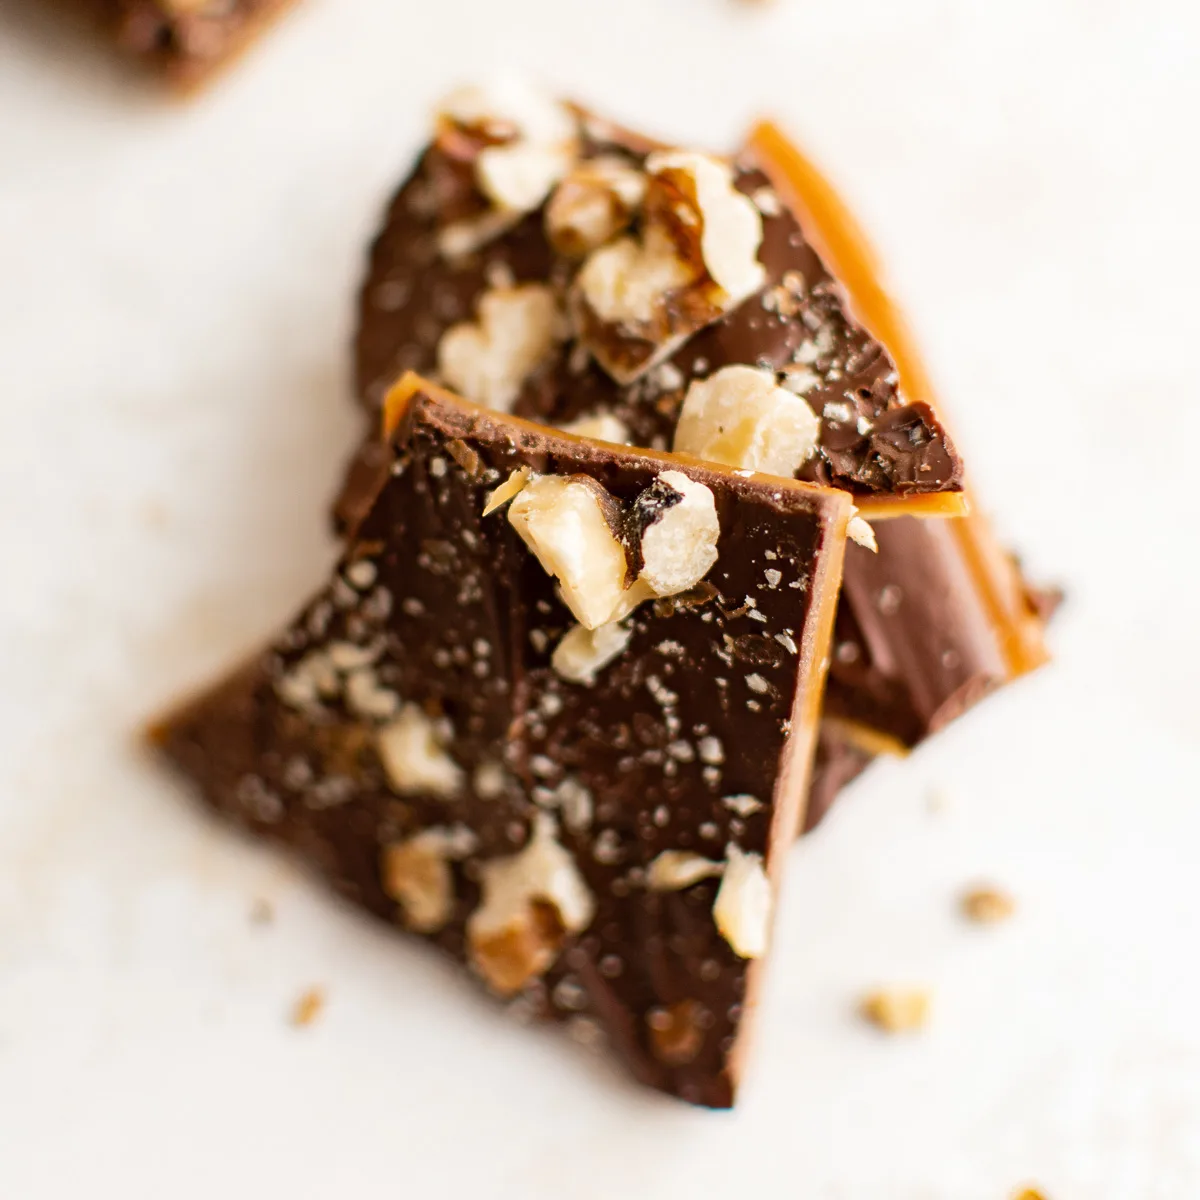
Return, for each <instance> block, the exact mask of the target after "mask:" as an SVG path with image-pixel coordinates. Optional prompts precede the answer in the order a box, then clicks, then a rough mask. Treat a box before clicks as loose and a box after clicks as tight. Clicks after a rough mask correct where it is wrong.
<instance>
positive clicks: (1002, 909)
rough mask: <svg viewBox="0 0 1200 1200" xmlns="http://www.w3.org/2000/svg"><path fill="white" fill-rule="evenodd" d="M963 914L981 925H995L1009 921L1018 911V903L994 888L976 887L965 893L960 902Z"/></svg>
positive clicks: (1005, 893)
mask: <svg viewBox="0 0 1200 1200" xmlns="http://www.w3.org/2000/svg"><path fill="white" fill-rule="evenodd" d="M959 904H960V907H961V908H962V914H963V916H964V917H966V918H967V919H968V920H969V921H975V922H976V923H977V924H980V925H995V924H997V923H998V922H1000V921H1007V920H1008V918H1009V917H1011V916H1012V915H1013V913H1014V912H1016V910H1017V905H1016V902H1015V901H1014V900H1013V898H1012V897H1011V896H1010V895H1009V894H1008V893H1007V892H1002V891H1000V889H999V888H994V887H976V888H971V890H970V891H968V892H964V893H963V896H962V899H961V900H960V902H959Z"/></svg>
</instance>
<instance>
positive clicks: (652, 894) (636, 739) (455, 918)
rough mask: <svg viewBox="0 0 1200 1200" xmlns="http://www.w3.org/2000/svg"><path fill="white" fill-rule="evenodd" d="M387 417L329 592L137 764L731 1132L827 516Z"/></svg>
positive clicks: (836, 537) (820, 677)
mask: <svg viewBox="0 0 1200 1200" xmlns="http://www.w3.org/2000/svg"><path fill="white" fill-rule="evenodd" d="M388 414H389V426H390V433H389V436H388V440H387V443H386V450H387V453H388V455H389V456H390V460H391V461H390V466H389V469H388V471H387V472H386V474H384V475H381V476H380V477H379V480H380V481H379V483H378V486H377V490H376V492H375V495H374V497H373V499H372V501H371V503H370V504H366V505H364V515H363V517H362V519H361V522H360V524H359V527H358V529H357V531H356V532H355V534H354V535H353V536H352V537H351V538H350V539H349V540H348V542H347V545H346V548H345V553H344V556H343V558H342V560H341V562H340V564H339V565H338V567H337V569H336V571H335V573H334V576H333V579H332V581H331V583H330V584H329V586H328V587H326V588H325V589H323V590H322V592H321V593H320V594H319V595H318V596H316V597H315V598H314V599H313V601H312V602H311V603H310V604H309V605H308V606H306V608H305V609H304V610H303V611H302V612H301V613H300V614H299V615H298V617H297V619H296V620H295V621H294V622H293V623H292V624H291V625H290V626H289V628H288V629H287V630H286V631H285V632H284V633H283V634H282V635H281V636H280V637H279V638H278V639H277V640H276V642H275V644H274V645H273V646H272V647H270V648H269V649H268V650H267V651H265V652H264V653H263V654H262V655H260V656H259V657H257V658H256V659H255V660H254V661H253V662H251V663H250V664H248V665H247V666H246V667H244V668H243V669H242V670H241V671H240V672H238V673H237V674H236V675H235V676H234V677H233V678H231V679H230V680H228V681H227V682H226V683H224V684H223V685H221V686H220V687H218V688H216V689H215V690H213V691H212V692H210V693H208V694H207V695H204V696H202V697H201V698H200V699H198V700H197V701H195V702H194V703H193V704H191V705H189V706H188V707H187V708H185V709H184V710H182V711H180V712H178V713H176V714H175V715H174V716H172V717H171V718H169V719H168V720H167V721H166V722H165V723H164V724H163V726H162V728H161V729H160V730H159V732H158V738H159V741H160V742H161V744H162V747H163V749H164V750H165V751H166V753H167V754H168V755H169V756H170V757H171V758H172V759H173V760H174V761H175V763H176V764H177V765H178V766H179V767H180V768H181V769H182V770H183V771H184V773H186V774H187V775H188V776H189V777H190V778H191V779H192V780H193V781H194V782H195V783H196V784H197V785H198V787H199V788H200V791H201V794H202V795H203V797H204V799H205V800H206V802H207V803H208V804H209V805H211V806H212V807H214V808H215V809H217V810H218V811H220V812H222V813H223V814H225V815H227V816H230V817H232V818H234V819H235V820H237V821H239V822H240V823H241V824H243V825H244V826H246V827H248V828H249V829H251V830H252V831H254V832H255V833H257V834H261V835H263V836H266V837H268V838H271V839H273V840H276V841H279V842H281V843H283V844H285V845H287V846H289V847H291V848H292V849H294V850H295V851H296V852H298V853H299V854H300V855H301V856H302V857H303V858H304V859H306V860H307V861H308V862H309V863H310V864H311V865H312V866H313V867H315V868H316V869H317V870H318V871H319V872H321V873H322V874H323V875H324V876H326V877H327V878H328V879H329V880H330V881H331V882H332V883H333V884H334V886H336V887H337V888H338V889H339V890H340V891H341V892H342V893H343V894H344V895H346V896H348V897H349V898H350V899H352V900H353V901H354V902H356V903H358V904H360V905H361V906H363V907H365V908H367V909H369V910H370V911H372V912H373V913H375V914H377V915H378V916H380V917H383V918H385V919H387V920H390V921H393V922H395V923H397V924H398V925H400V926H403V927H407V928H408V929H409V930H411V931H412V932H414V933H418V934H421V935H422V936H424V937H427V938H429V939H430V940H432V941H434V942H435V943H436V944H438V945H439V946H441V947H442V948H443V949H444V950H445V951H446V952H447V953H449V954H451V955H452V956H454V957H456V958H458V959H459V960H460V961H462V962H464V963H465V964H467V965H468V966H469V967H470V968H471V969H472V970H473V971H474V972H475V973H476V974H477V975H478V976H479V977H480V978H481V979H482V980H483V981H484V983H485V984H486V985H487V986H488V987H489V988H490V990H491V991H492V992H493V993H495V994H497V995H498V996H501V997H503V998H505V999H507V1000H509V1001H510V1002H512V1003H515V1004H517V1005H518V1007H520V1008H521V1009H522V1010H523V1011H525V1012H528V1013H530V1014H533V1015H536V1016H539V1017H545V1018H552V1019H557V1020H561V1021H565V1022H567V1023H568V1025H569V1027H570V1029H571V1031H572V1032H573V1033H574V1034H575V1035H576V1036H578V1037H579V1038H581V1039H582V1040H585V1041H588V1042H594V1043H601V1042H606V1043H607V1044H608V1045H609V1047H610V1048H611V1049H612V1051H613V1052H614V1053H615V1054H617V1055H618V1056H619V1057H620V1058H621V1059H622V1060H623V1061H624V1062H625V1063H626V1064H627V1065H628V1067H629V1068H630V1069H631V1070H632V1071H633V1073H634V1074H635V1075H636V1076H637V1077H638V1078H639V1079H641V1080H643V1081H644V1082H646V1083H647V1084H649V1085H651V1086H653V1087H656V1088H660V1089H662V1090H665V1091H668V1092H671V1093H673V1094H676V1095H679V1096H681V1097H683V1098H684V1099H687V1100H690V1101H693V1102H696V1103H701V1104H708V1105H713V1106H725V1105H728V1104H731V1103H732V1101H733V1097H734V1091H735V1088H736V1084H737V1080H738V1077H739V1074H740V1070H741V1065H742V1059H743V1056H744V1052H745V1043H746V1037H747V1033H748V1027H749V1024H750V1018H751V1016H752V1013H753V1010H754V1001H755V993H756V988H757V981H758V977H759V974H760V971H761V969H762V965H763V962H764V956H765V954H766V952H767V945H768V938H769V930H770V924H771V920H770V918H771V909H772V904H773V896H774V893H775V890H776V888H777V886H778V880H779V876H780V873H781V871H782V868H783V864H784V860H785V858H786V853H787V849H788V846H789V845H790V842H791V840H792V839H793V838H794V837H795V836H796V834H797V832H798V828H799V825H800V822H801V819H802V809H803V804H804V797H805V795H806V790H807V772H808V764H809V760H810V756H811V752H812V745H813V739H814V736H815V732H816V725H817V715H818V710H819V704H820V697H821V692H822V689H823V685H824V671H825V664H826V661H827V657H828V642H829V637H830V632H831V628H832V623H833V616H834V603H835V597H836V593H837V588H838V583H839V578H840V572H841V562H842V551H843V546H844V539H845V534H846V527H847V524H848V521H849V515H850V509H851V505H850V502H849V500H848V499H847V498H846V497H845V496H844V495H842V494H840V493H837V492H829V491H823V490H819V489H814V488H810V487H808V486H806V485H803V484H798V483H792V482H788V481H782V480H775V479H766V478H762V477H758V478H747V477H744V476H742V475H739V474H736V473H734V472H732V471H728V470H724V469H721V468H719V467H711V466H706V465H702V464H695V463H690V462H686V463H681V462H680V460H678V459H675V458H672V457H670V456H656V455H653V454H647V453H642V452H635V451H626V450H622V449H620V448H617V447H614V446H612V445H606V444H602V443H598V442H595V441H589V440H586V439H579V438H574V437H570V436H565V435H556V434H555V433H553V432H552V431H548V430H545V429H542V428H539V427H537V426H533V425H530V424H528V423H526V422H523V421H519V420H516V419H514V418H511V417H507V416H504V415H499V414H495V413H490V412H486V411H484V410H482V409H479V408H476V407H474V406H471V405H468V404H465V403H462V402H459V401H456V400H454V399H452V398H450V397H448V396H445V395H442V394H440V393H436V392H435V390H434V389H432V388H430V387H428V386H425V385H421V384H419V383H418V382H417V381H413V380H406V381H404V382H403V383H402V384H401V385H399V386H398V388H397V389H396V391H395V392H394V393H393V397H392V399H391V402H390V403H389V407H388ZM606 539H607V540H606ZM581 547H582V548H588V547H590V548H591V549H592V550H593V551H594V552H588V553H583V554H580V553H577V551H578V550H579V549H580V548H581ZM551 571H553V572H554V574H553V575H552V574H551V573H550V572H551ZM614 581H615V583H614ZM610 585H611V589H612V590H606V589H610ZM602 596H603V597H604V598H603V599H600V597H602ZM564 646H567V651H564V650H563V647H564ZM580 662H582V663H583V664H584V666H585V667H586V668H587V669H582V670H581V669H579V664H580Z"/></svg>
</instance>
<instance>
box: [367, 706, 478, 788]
mask: <svg viewBox="0 0 1200 1200" xmlns="http://www.w3.org/2000/svg"><path fill="white" fill-rule="evenodd" d="M441 741H442V739H441V738H440V737H439V730H438V729H437V727H436V726H435V725H434V723H433V722H432V721H431V720H430V719H429V718H428V717H427V716H426V715H425V713H424V712H423V711H422V710H421V709H420V708H419V707H418V706H417V705H415V704H406V705H404V707H403V708H402V709H401V710H400V715H399V716H398V717H397V718H396V719H395V720H394V721H391V722H390V723H389V724H387V725H384V726H383V727H382V728H380V729H379V730H377V731H376V733H375V749H376V750H377V752H378V754H379V759H380V761H381V762H382V763H383V769H384V770H385V771H386V772H387V777H388V782H389V783H390V784H391V785H392V787H393V788H394V789H395V790H396V791H397V792H399V793H400V794H401V795H402V796H405V795H412V794H415V793H426V794H429V795H434V796H441V797H442V798H443V799H448V798H450V797H451V796H453V795H454V794H455V793H456V792H457V791H458V790H459V789H460V788H461V787H462V783H463V771H462V768H461V767H460V766H459V765H458V764H457V763H456V762H455V761H454V760H453V759H452V758H451V757H450V755H448V754H447V753H446V751H445V750H444V749H443V748H442V745H441Z"/></svg>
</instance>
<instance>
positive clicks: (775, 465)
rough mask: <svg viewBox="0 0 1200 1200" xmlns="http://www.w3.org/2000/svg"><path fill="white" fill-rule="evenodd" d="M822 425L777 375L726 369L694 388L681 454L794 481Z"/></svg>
mask: <svg viewBox="0 0 1200 1200" xmlns="http://www.w3.org/2000/svg"><path fill="white" fill-rule="evenodd" d="M820 429H821V422H820V420H819V419H818V418H817V415H816V414H815V413H814V412H813V410H812V409H811V408H809V406H808V404H807V403H806V402H805V401H804V399H803V398H802V397H800V396H797V395H794V394H793V393H792V392H789V391H787V390H786V389H785V388H781V387H777V386H776V384H775V375H774V372H772V371H767V370H760V369H759V368H757V367H725V368H723V369H722V370H720V371H718V372H717V373H716V374H715V375H710V376H709V377H708V378H707V379H704V380H697V381H696V382H695V383H693V384H692V385H691V387H689V388H688V393H687V397H686V399H685V400H684V402H683V409H682V410H681V412H680V414H679V425H678V426H677V428H676V430H675V444H674V449H675V450H676V452H680V453H684V454H694V455H695V456H696V457H697V458H705V459H708V460H709V461H710V462H718V463H724V464H725V465H726V466H729V467H741V468H743V469H747V470H751V471H764V472H766V473H767V474H769V475H784V476H791V475H794V474H795V473H796V472H797V471H798V470H799V469H800V467H802V466H803V465H804V464H805V463H806V462H807V461H808V460H809V459H810V458H812V456H813V454H815V453H816V449H817V436H818V434H819V433H820Z"/></svg>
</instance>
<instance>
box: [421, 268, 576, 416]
mask: <svg viewBox="0 0 1200 1200" xmlns="http://www.w3.org/2000/svg"><path fill="white" fill-rule="evenodd" d="M564 332H565V331H564V329H563V325H562V318H561V314H560V313H559V308H558V301H557V300H556V299H555V296H554V293H553V292H552V291H551V290H550V288H548V287H545V286H543V285H542V284H540V283H525V284H521V285H520V286H518V287H501V288H492V289H490V290H489V291H487V292H485V293H484V294H483V296H482V298H481V299H480V301H479V315H478V319H477V320H475V321H463V322H461V323H460V324H458V325H452V326H451V327H450V328H449V329H447V330H446V332H445V333H444V334H443V335H442V340H441V342H439V344H438V370H439V371H440V372H441V375H442V378H443V379H444V380H445V381H446V382H447V383H448V384H449V385H450V386H451V387H452V388H454V389H455V390H456V391H458V392H461V393H462V395H463V396H465V397H466V398H467V399H468V400H471V401H473V402H474V403H476V404H482V405H483V406H484V407H485V408H492V409H496V410H497V411H499V412H507V411H508V410H509V409H510V408H511V407H512V404H513V401H514V400H516V398H517V396H518V395H519V394H520V391H521V388H522V386H523V385H524V383H525V381H526V379H528V378H529V376H530V374H531V373H532V372H533V371H534V369H535V368H536V367H538V366H539V365H540V364H541V363H542V361H543V360H544V359H545V358H546V357H547V356H548V355H549V354H550V352H551V351H552V350H553V349H554V347H555V345H556V344H557V343H558V342H559V341H560V340H561V339H562V336H563V334H564Z"/></svg>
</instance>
